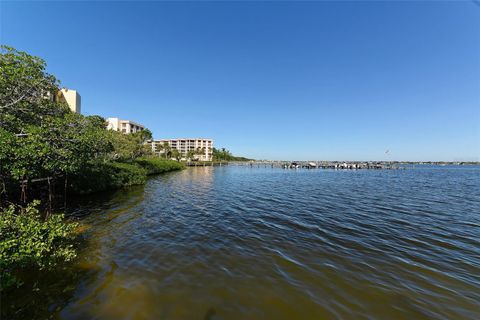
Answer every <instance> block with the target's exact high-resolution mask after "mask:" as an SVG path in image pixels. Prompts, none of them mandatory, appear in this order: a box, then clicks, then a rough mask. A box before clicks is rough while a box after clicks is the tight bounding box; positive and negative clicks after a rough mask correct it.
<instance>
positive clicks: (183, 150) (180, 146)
mask: <svg viewBox="0 0 480 320" xmlns="http://www.w3.org/2000/svg"><path fill="white" fill-rule="evenodd" d="M149 143H150V144H151V146H152V152H153V153H154V154H156V155H159V156H163V155H164V154H165V151H166V150H165V147H164V146H165V145H168V147H169V148H170V149H176V150H178V151H179V152H180V154H181V155H182V159H183V160H187V158H188V153H189V152H190V151H192V152H194V156H193V158H194V159H196V160H198V161H212V160H213V140H212V139H204V138H185V139H160V140H153V141H150V142H149Z"/></svg>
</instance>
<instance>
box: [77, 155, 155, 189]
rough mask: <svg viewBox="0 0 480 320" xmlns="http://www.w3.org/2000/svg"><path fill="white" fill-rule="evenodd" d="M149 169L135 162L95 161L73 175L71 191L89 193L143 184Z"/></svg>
mask: <svg viewBox="0 0 480 320" xmlns="http://www.w3.org/2000/svg"><path fill="white" fill-rule="evenodd" d="M146 176H147V170H146V169H144V168H141V167H140V166H138V165H135V164H129V163H121V162H100V161H94V162H90V163H88V164H87V165H85V166H84V167H83V168H82V170H81V171H80V172H79V173H78V174H76V175H74V176H72V177H71V179H70V180H71V184H70V192H73V193H76V194H89V193H94V192H99V191H104V190H111V189H118V188H122V187H126V186H133V185H138V184H143V183H145V181H146Z"/></svg>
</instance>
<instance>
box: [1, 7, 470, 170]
mask: <svg viewBox="0 0 480 320" xmlns="http://www.w3.org/2000/svg"><path fill="white" fill-rule="evenodd" d="M1 42H2V43H4V44H7V45H10V46H14V47H15V48H17V49H19V50H22V51H27V52H28V53H31V54H34V55H37V56H40V57H42V58H44V59H45V60H46V61H47V63H48V70H49V72H51V73H52V74H54V75H55V76H57V78H59V79H60V80H61V82H62V85H63V86H66V87H69V88H72V89H76V90H78V91H79V93H80V94H81V96H82V109H83V110H82V111H83V113H84V114H99V115H102V116H104V117H109V116H117V117H120V118H125V119H130V120H134V121H137V122H140V123H142V124H145V125H146V126H147V127H148V128H150V129H151V130H152V132H153V133H154V137H156V138H165V137H211V138H213V139H214V140H215V145H216V146H217V147H226V148H228V149H230V150H232V151H233V152H234V153H235V154H238V155H244V156H248V157H253V158H257V159H264V158H268V159H302V160H303V159H305V160H306V159H326V160H357V159H358V160H370V159H371V160H377V159H378V160H382V159H391V160H477V161H478V160H479V158H480V5H479V4H476V3H474V2H471V1H460V2H432V1H424V2H393V3H392V2H340V3H338V2H336V3H335V2H74V3H71V2H45V3H41V2H5V1H2V3H1ZM386 150H389V153H388V154H386V153H385V151H386Z"/></svg>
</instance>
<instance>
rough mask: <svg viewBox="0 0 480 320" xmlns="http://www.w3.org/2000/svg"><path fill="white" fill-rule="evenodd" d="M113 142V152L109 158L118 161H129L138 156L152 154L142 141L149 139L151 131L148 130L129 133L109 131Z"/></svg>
mask: <svg viewBox="0 0 480 320" xmlns="http://www.w3.org/2000/svg"><path fill="white" fill-rule="evenodd" d="M109 134H110V137H111V141H112V144H113V153H112V156H111V158H112V159H113V160H119V161H130V160H133V159H135V158H138V157H143V156H147V155H151V154H152V150H151V148H150V147H149V146H148V145H145V144H144V142H145V141H146V140H148V139H151V135H152V134H151V133H150V131H148V130H145V131H140V132H136V133H131V134H123V133H121V132H118V131H109Z"/></svg>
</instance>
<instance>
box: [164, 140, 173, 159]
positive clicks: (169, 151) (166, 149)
mask: <svg viewBox="0 0 480 320" xmlns="http://www.w3.org/2000/svg"><path fill="white" fill-rule="evenodd" d="M162 149H163V154H164V155H165V158H166V159H168V158H169V156H171V154H172V147H170V144H169V143H168V142H167V141H165V142H164V143H163V145H162Z"/></svg>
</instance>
